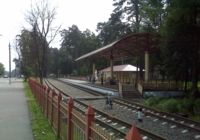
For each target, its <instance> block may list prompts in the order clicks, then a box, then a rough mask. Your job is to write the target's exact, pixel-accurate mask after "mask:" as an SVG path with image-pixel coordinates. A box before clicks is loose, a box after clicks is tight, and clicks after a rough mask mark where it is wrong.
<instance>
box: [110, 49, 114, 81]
mask: <svg viewBox="0 0 200 140" xmlns="http://www.w3.org/2000/svg"><path fill="white" fill-rule="evenodd" d="M110 76H111V80H113V54H112V51H111V54H110Z"/></svg>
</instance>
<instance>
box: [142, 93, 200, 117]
mask: <svg viewBox="0 0 200 140" xmlns="http://www.w3.org/2000/svg"><path fill="white" fill-rule="evenodd" d="M144 104H145V105H146V106H149V107H153V108H156V109H159V110H161V111H165V112H170V113H183V114H187V115H189V117H190V118H192V119H194V120H200V117H199V115H200V99H194V98H183V99H160V98H158V97H151V98H148V99H147V100H146V101H145V102H144Z"/></svg>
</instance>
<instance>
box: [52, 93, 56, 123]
mask: <svg viewBox="0 0 200 140" xmlns="http://www.w3.org/2000/svg"><path fill="white" fill-rule="evenodd" d="M55 94H56V93H55V90H53V91H52V96H51V126H53V110H54V109H53V108H54V106H53V98H54V96H55Z"/></svg>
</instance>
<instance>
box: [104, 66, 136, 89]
mask: <svg viewBox="0 0 200 140" xmlns="http://www.w3.org/2000/svg"><path fill="white" fill-rule="evenodd" d="M110 69H111V68H110V67H107V68H104V69H102V70H100V73H101V74H102V75H103V79H104V81H108V80H109V79H110V77H111V71H110ZM136 73H137V67H135V66H133V65H130V64H124V65H115V66H113V76H114V78H115V80H116V81H117V82H120V83H122V84H133V85H135V82H136V81H135V80H136Z"/></svg>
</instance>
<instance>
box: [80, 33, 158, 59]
mask: <svg viewBox="0 0 200 140" xmlns="http://www.w3.org/2000/svg"><path fill="white" fill-rule="evenodd" d="M158 41H159V35H158V34H155V33H134V34H130V35H128V36H126V37H124V38H121V39H119V40H117V41H115V42H112V43H111V44H108V45H106V46H104V47H102V48H99V49H97V50H94V51H92V52H90V53H87V54H85V55H82V56H81V57H79V58H77V59H76V61H79V60H83V59H86V58H87V59H90V60H95V59H99V58H100V57H104V58H106V59H111V58H112V59H113V60H121V59H128V58H131V57H134V56H138V55H140V54H144V52H145V51H148V52H151V51H154V50H156V48H157V46H158Z"/></svg>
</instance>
